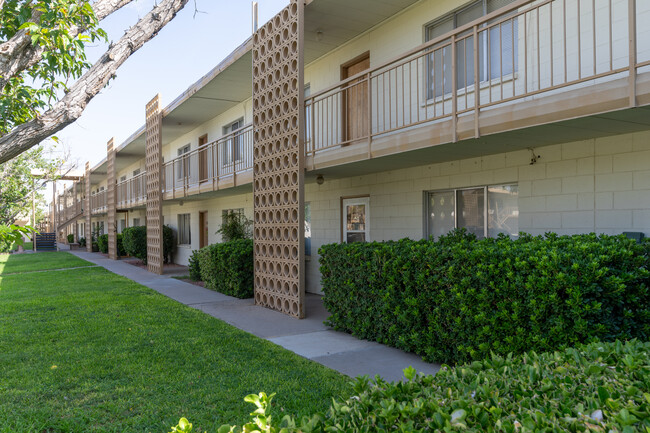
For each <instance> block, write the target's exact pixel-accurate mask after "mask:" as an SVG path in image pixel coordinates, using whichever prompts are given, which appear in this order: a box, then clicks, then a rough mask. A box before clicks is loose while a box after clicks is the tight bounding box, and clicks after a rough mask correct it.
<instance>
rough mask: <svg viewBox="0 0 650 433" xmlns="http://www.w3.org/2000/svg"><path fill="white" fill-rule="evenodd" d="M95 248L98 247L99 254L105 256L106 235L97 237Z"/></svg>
mask: <svg viewBox="0 0 650 433" xmlns="http://www.w3.org/2000/svg"><path fill="white" fill-rule="evenodd" d="M97 246H98V247H99V252H100V253H104V254H107V253H108V235H99V236H97Z"/></svg>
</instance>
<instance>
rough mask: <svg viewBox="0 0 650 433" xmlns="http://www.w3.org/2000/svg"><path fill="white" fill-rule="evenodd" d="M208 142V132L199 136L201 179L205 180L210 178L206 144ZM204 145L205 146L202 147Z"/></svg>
mask: <svg viewBox="0 0 650 433" xmlns="http://www.w3.org/2000/svg"><path fill="white" fill-rule="evenodd" d="M205 144H208V134H205V135H202V136H201V137H199V181H200V182H205V181H206V180H208V160H209V159H210V158H209V156H208V153H209V152H208V147H207V146H204V145H205ZM201 146H203V148H201Z"/></svg>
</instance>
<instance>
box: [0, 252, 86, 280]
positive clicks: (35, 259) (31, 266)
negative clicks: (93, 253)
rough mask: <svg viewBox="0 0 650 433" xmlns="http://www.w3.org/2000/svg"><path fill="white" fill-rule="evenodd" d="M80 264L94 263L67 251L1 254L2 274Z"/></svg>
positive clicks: (70, 266)
mask: <svg viewBox="0 0 650 433" xmlns="http://www.w3.org/2000/svg"><path fill="white" fill-rule="evenodd" d="M80 266H94V265H93V264H92V263H90V262H87V261H85V260H82V259H80V258H79V257H77V256H74V255H72V254H70V253H66V252H42V253H35V254H2V255H0V275H2V274H14V273H18V272H33V271H44V270H50V269H63V268H76V267H80Z"/></svg>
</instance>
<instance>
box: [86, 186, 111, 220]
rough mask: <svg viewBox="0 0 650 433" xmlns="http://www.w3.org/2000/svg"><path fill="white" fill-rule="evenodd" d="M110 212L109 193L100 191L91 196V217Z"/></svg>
mask: <svg viewBox="0 0 650 433" xmlns="http://www.w3.org/2000/svg"><path fill="white" fill-rule="evenodd" d="M107 211H108V206H107V191H106V190H103V191H98V192H96V193H95V194H92V195H91V196H90V213H91V215H100V214H104V213H106V212H107Z"/></svg>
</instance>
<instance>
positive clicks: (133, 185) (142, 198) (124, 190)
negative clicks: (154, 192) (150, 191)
mask: <svg viewBox="0 0 650 433" xmlns="http://www.w3.org/2000/svg"><path fill="white" fill-rule="evenodd" d="M146 202H147V176H146V173H140V174H138V175H136V176H134V177H132V178H131V179H127V180H125V181H123V182H119V183H118V184H117V207H118V208H128V207H135V206H142V205H144V204H146Z"/></svg>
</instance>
